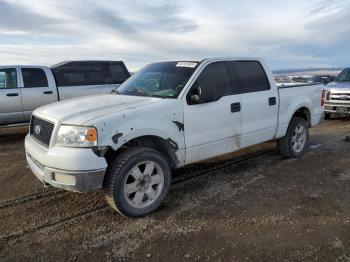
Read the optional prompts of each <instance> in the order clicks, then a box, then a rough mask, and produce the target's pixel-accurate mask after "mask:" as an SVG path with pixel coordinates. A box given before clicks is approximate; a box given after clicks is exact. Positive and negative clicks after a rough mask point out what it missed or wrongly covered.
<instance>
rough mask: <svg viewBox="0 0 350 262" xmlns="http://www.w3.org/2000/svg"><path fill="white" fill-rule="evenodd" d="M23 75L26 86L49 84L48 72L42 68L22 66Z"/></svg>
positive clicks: (44, 85) (46, 85)
mask: <svg viewBox="0 0 350 262" xmlns="http://www.w3.org/2000/svg"><path fill="white" fill-rule="evenodd" d="M22 76H23V82H24V87H25V88H31V87H48V86H49V85H48V82H47V78H46V74H45V72H44V70H42V69H41V68H22Z"/></svg>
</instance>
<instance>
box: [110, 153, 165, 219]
mask: <svg viewBox="0 0 350 262" xmlns="http://www.w3.org/2000/svg"><path fill="white" fill-rule="evenodd" d="M106 176H107V177H106V181H105V188H106V194H105V197H106V200H107V202H108V204H109V205H110V206H111V207H112V208H113V209H115V210H117V211H118V212H119V213H121V214H122V215H125V216H129V217H142V216H145V215H147V214H149V213H151V212H152V211H154V210H156V209H157V208H158V207H159V206H160V204H161V203H162V201H163V200H164V198H165V196H166V194H167V193H168V191H169V188H170V182H171V170H170V166H169V163H168V161H167V159H166V158H165V157H164V156H163V155H162V154H160V153H159V152H158V151H155V150H153V149H150V148H131V149H127V150H125V151H124V152H122V153H121V154H119V155H118V156H117V157H116V159H115V160H114V161H113V163H112V165H111V167H110V168H109V169H108V171H107V174H106Z"/></svg>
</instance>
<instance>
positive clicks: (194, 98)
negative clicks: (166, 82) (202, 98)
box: [190, 95, 199, 105]
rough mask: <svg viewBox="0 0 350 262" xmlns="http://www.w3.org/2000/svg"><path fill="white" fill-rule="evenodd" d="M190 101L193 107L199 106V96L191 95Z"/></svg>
mask: <svg viewBox="0 0 350 262" xmlns="http://www.w3.org/2000/svg"><path fill="white" fill-rule="evenodd" d="M190 100H191V104H192V105H196V104H199V95H191V96H190Z"/></svg>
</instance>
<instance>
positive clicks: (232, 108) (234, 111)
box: [231, 103, 241, 113]
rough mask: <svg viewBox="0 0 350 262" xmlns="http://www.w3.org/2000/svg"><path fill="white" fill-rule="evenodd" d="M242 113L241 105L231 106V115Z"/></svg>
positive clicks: (234, 104)
mask: <svg viewBox="0 0 350 262" xmlns="http://www.w3.org/2000/svg"><path fill="white" fill-rule="evenodd" d="M239 111H241V103H233V104H231V113H236V112H239Z"/></svg>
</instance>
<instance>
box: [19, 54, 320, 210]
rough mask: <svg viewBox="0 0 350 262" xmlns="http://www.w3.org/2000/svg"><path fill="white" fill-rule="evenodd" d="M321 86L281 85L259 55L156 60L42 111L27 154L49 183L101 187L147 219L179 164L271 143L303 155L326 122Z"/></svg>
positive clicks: (113, 201) (120, 206) (115, 204)
mask: <svg viewBox="0 0 350 262" xmlns="http://www.w3.org/2000/svg"><path fill="white" fill-rule="evenodd" d="M322 87H323V85H322V84H311V85H301V86H295V87H293V86H288V87H286V88H277V86H276V84H275V81H274V78H273V76H272V74H271V71H270V70H268V68H267V66H266V64H265V63H264V62H263V61H262V60H259V59H230V58H224V59H223V58H218V59H215V58H211V59H204V60H202V61H199V62H197V61H169V62H160V63H153V64H150V65H147V66H146V67H144V68H143V69H142V70H140V71H139V72H137V73H136V74H134V75H133V76H132V77H131V78H129V79H128V80H127V81H126V82H125V83H123V84H122V85H121V86H120V87H119V88H118V89H117V94H114V95H113V94H109V95H98V96H89V97H84V98H78V99H70V100H66V101H63V102H58V103H54V104H51V105H47V106H44V107H41V108H39V109H37V110H35V112H34V114H33V117H32V119H31V124H30V133H29V134H28V135H27V136H26V139H25V148H26V157H27V161H28V164H29V167H30V168H31V170H32V171H33V173H34V174H35V175H36V177H37V178H38V179H39V180H40V181H42V182H43V183H45V184H50V185H52V186H54V187H58V188H63V189H66V190H71V191H80V192H86V191H90V190H97V189H103V190H104V192H105V195H106V199H107V202H108V203H109V204H110V206H111V207H112V208H114V209H115V210H117V211H119V212H120V213H121V214H123V215H126V216H130V217H140V216H144V215H146V214H148V213H150V212H152V211H154V210H155V209H157V208H158V207H159V205H160V204H161V202H162V201H163V200H164V198H165V196H166V194H167V192H168V191H169V188H170V184H171V170H172V169H175V168H179V167H183V166H185V165H188V164H191V163H196V162H199V161H202V160H206V159H210V158H214V157H217V156H221V155H224V154H227V153H231V152H233V151H236V150H239V149H242V148H245V147H248V146H251V145H255V144H258V143H262V142H265V141H269V140H277V141H278V148H279V151H280V152H281V153H282V154H283V155H284V156H286V157H292V158H297V157H300V156H302V155H303V154H304V152H305V151H306V150H307V148H308V141H309V128H310V127H312V126H314V125H316V124H318V123H320V121H321V120H322V119H323V105H322V101H323V96H322Z"/></svg>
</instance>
